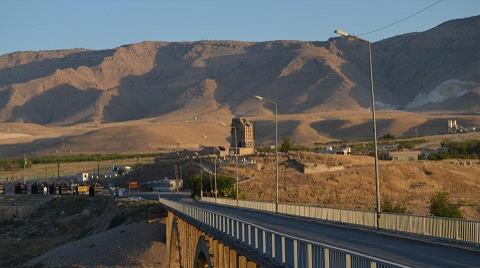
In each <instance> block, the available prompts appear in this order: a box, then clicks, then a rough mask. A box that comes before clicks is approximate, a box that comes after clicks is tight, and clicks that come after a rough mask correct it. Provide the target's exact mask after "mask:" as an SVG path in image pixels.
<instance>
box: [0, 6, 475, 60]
mask: <svg viewBox="0 0 480 268" xmlns="http://www.w3.org/2000/svg"><path fill="white" fill-rule="evenodd" d="M433 2H436V0H330V1H326V0H316V1H313V0H312V1H306V0H291V1H286V0H237V1H231V0H188V1H187V0H170V1H162V0H156V1H153V0H152V1H140V0H131V1H127V0H111V1H107V0H82V1H68V0H50V1H47V0H43V1H41V0H31V1H21V0H11V1H10V0H0V11H1V13H0V14H1V23H0V36H1V40H0V54H4V53H8V52H13V51H22V50H50V49H63V48H74V47H82V48H91V49H101V48H114V47H117V46H120V45H123V44H130V43H136V42H141V41H144V40H158V41H160V40H161V41H197V40H205V39H209V40H213V39H215V40H216V39H221V40H245V41H266V40H279V39H282V40H286V39H289V40H290V39H294V40H327V39H328V38H330V37H333V36H334V34H333V30H334V29H335V28H337V27H339V28H342V29H345V30H347V31H349V32H351V33H355V34H360V33H364V32H367V31H369V30H372V29H375V28H378V27H381V26H384V25H386V24H389V23H391V22H393V21H395V20H397V19H400V18H402V17H405V16H408V15H410V14H411V13H413V12H415V11H416V10H419V9H421V8H423V7H425V6H428V5H429V4H431V3H433ZM479 14H480V0H444V1H443V2H441V3H439V4H438V5H436V6H434V7H432V8H431V9H429V10H427V11H425V12H423V13H420V14H419V15H417V16H416V17H413V18H412V19H410V20H408V21H405V22H402V23H400V24H398V25H395V26H394V27H391V28H389V29H386V30H383V31H380V32H377V33H374V34H371V35H367V36H365V38H368V39H371V40H374V41H377V40H380V39H384V38H387V37H391V36H394V35H398V34H402V33H407V32H412V31H424V30H426V29H429V28H431V27H434V26H436V25H438V24H440V23H442V22H444V21H447V20H451V19H456V18H464V17H469V16H474V15H479Z"/></svg>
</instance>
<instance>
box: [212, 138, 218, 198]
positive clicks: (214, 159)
mask: <svg viewBox="0 0 480 268" xmlns="http://www.w3.org/2000/svg"><path fill="white" fill-rule="evenodd" d="M215 148H216V147H213V154H214V158H213V166H214V172H215V173H214V178H215V179H214V180H215V190H214V192H213V194H214V195H215V204H216V203H217V198H218V191H217V152H216V151H215Z"/></svg>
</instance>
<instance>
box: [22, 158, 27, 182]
mask: <svg viewBox="0 0 480 268" xmlns="http://www.w3.org/2000/svg"><path fill="white" fill-rule="evenodd" d="M23 160H24V161H23V184H27V157H26V156H25V155H23Z"/></svg>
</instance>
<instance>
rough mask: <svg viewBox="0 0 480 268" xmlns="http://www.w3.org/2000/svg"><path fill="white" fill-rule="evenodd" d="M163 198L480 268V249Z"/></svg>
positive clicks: (432, 262) (430, 261) (394, 253)
mask: <svg viewBox="0 0 480 268" xmlns="http://www.w3.org/2000/svg"><path fill="white" fill-rule="evenodd" d="M162 197H163V198H167V199H169V200H172V201H176V202H180V203H183V204H187V205H190V206H194V207H198V208H202V209H206V210H211V211H214V212H216V213H221V214H224V215H226V216H230V217H235V218H237V219H241V220H244V221H248V222H251V223H254V224H257V225H260V226H263V227H265V228H268V229H270V230H273V231H277V232H281V233H283V234H287V235H291V236H295V237H298V238H302V239H308V240H312V241H315V242H320V243H325V244H329V245H331V246H335V247H339V248H344V249H347V250H351V251H355V252H358V253H362V254H366V255H370V256H373V257H377V258H382V259H386V260H390V261H394V262H397V263H401V264H404V265H407V266H412V267H479V265H480V249H479V248H472V250H466V249H461V248H458V247H453V246H449V245H445V244H436V243H427V242H424V241H420V240H415V239H410V238H399V237H398V236H390V235H386V234H383V233H379V232H376V231H373V230H368V229H360V228H350V227H346V226H341V225H334V224H323V223H319V222H315V221H310V220H306V219H301V218H294V217H287V216H279V215H274V214H268V213H262V212H256V211H252V210H245V209H238V208H234V207H226V206H218V205H212V204H207V203H201V202H197V201H194V200H192V199H190V197H189V196H187V195H182V194H162Z"/></svg>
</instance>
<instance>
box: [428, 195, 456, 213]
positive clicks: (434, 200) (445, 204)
mask: <svg viewBox="0 0 480 268" xmlns="http://www.w3.org/2000/svg"><path fill="white" fill-rule="evenodd" d="M430 214H432V215H433V216H437V217H447V218H463V215H462V212H461V211H460V208H459V207H458V206H457V205H456V204H453V203H452V202H450V200H449V196H448V193H447V192H437V193H435V194H434V195H432V197H431V198H430Z"/></svg>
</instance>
